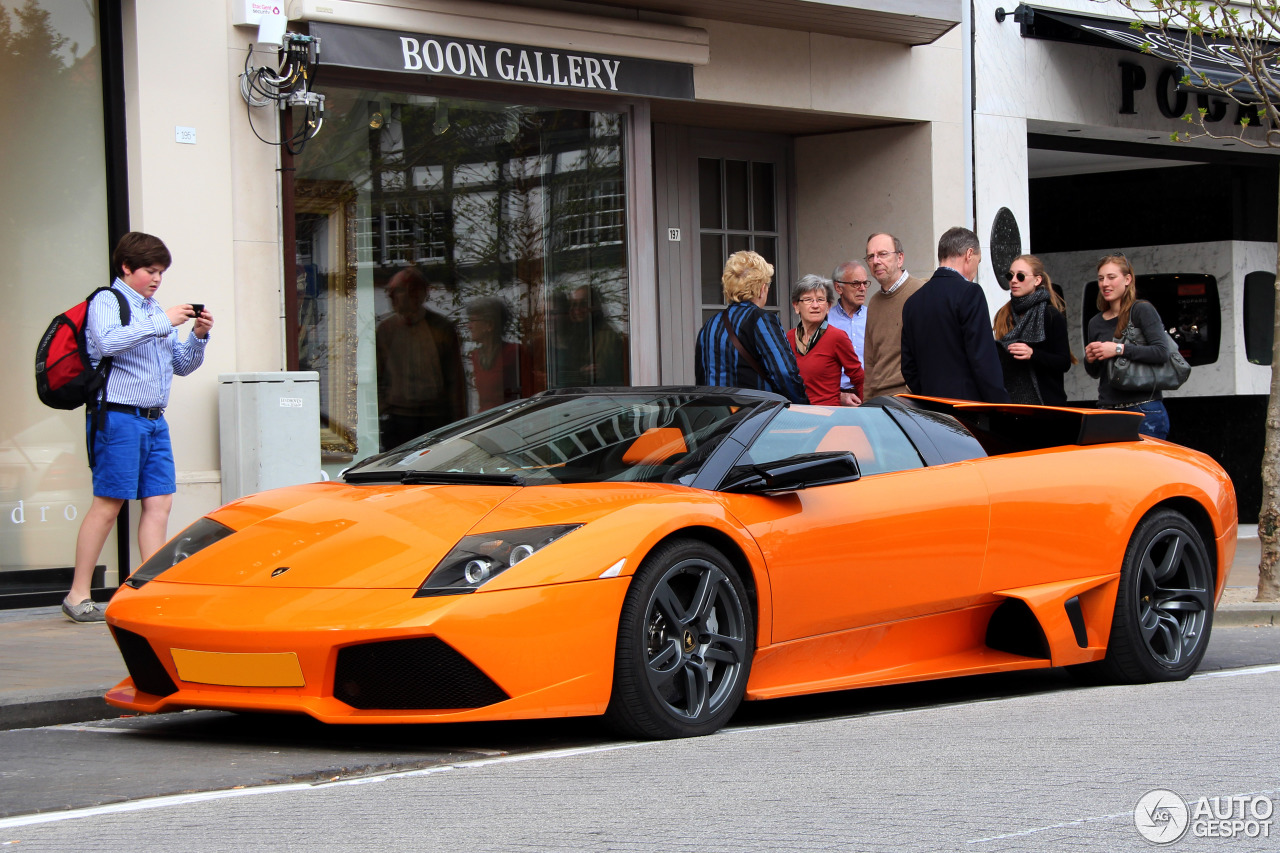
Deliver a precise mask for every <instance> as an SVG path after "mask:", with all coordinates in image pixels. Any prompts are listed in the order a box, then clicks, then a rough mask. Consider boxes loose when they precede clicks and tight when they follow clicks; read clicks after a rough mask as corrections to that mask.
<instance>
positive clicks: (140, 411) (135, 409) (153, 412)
mask: <svg viewBox="0 0 1280 853" xmlns="http://www.w3.org/2000/svg"><path fill="white" fill-rule="evenodd" d="M103 408H105V409H106V410H107V411H108V412H124V413H126V414H130V415H137V416H138V417H140V418H146V419H147V420H149V421H158V420H160V418H161V417H162V416H163V415H164V408H163V407H162V406H153V407H152V408H150V409H148V408H146V407H144V406H126V405H125V404H124V403H107V404H105V405H104V406H103Z"/></svg>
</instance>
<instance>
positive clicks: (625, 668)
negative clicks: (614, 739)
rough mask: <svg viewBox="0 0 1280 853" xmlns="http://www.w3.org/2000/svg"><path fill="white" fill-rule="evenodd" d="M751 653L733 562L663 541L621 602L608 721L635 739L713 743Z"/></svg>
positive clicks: (734, 702)
mask: <svg viewBox="0 0 1280 853" xmlns="http://www.w3.org/2000/svg"><path fill="white" fill-rule="evenodd" d="M754 650H755V625H754V621H753V618H752V615H751V607H750V605H749V603H748V600H747V591H746V588H745V587H744V586H743V584H742V580H741V579H740V578H739V577H738V573H737V571H736V570H735V569H734V567H733V565H732V564H731V563H730V562H729V560H728V559H726V558H725V556H724V555H723V554H721V553H720V552H719V551H717V550H716V549H714V548H712V547H711V546H709V545H707V544H705V543H703V542H698V541H695V540H690V539H678V540H672V541H670V542H667V543H665V544H663V545H662V546H660V547H659V548H657V549H656V550H655V551H654V552H653V553H651V554H650V555H649V556H648V557H647V558H646V559H645V561H644V563H643V564H642V565H641V566H640V569H639V571H637V572H636V576H635V578H634V579H633V580H632V582H631V588H630V589H629V590H628V591H627V597H626V600H625V601H624V602H623V605H622V616H621V618H620V619H619V623H618V645H617V652H616V658H615V664H614V676H613V695H612V697H611V699H610V701H609V708H608V711H607V712H606V713H605V718H606V720H607V721H608V722H609V723H610V724H611V725H613V726H614V728H616V729H619V730H620V731H622V732H624V733H626V734H628V735H631V736H638V737H650V738H678V737H694V736H697V735H706V734H711V733H712V732H714V731H716V730H717V729H719V728H720V727H721V726H723V725H724V724H725V723H726V722H728V721H729V718H730V717H732V716H733V713H734V711H736V710H737V708H738V705H739V703H741V701H742V696H743V693H744V692H745V690H746V686H747V676H748V675H749V674H750V672H751V655H752V653H753V651H754Z"/></svg>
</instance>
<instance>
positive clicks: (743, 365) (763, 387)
mask: <svg viewBox="0 0 1280 853" xmlns="http://www.w3.org/2000/svg"><path fill="white" fill-rule="evenodd" d="M728 316H729V322H730V323H732V324H733V332H734V334H735V335H737V337H738V340H739V341H741V343H742V345H743V346H744V347H746V349H747V351H748V352H750V353H751V354H752V355H754V356H755V358H756V361H758V362H759V363H760V366H761V367H762V368H764V371H765V374H766V375H765V376H761V375H760V374H758V373H757V372H756V371H755V370H754V369H753V368H752V367H751V365H750V364H748V363H747V361H746V359H744V358H743V357H742V355H741V353H739V352H738V348H737V347H735V346H734V345H733V342H732V341H730V340H729V335H728V333H727V331H726V330H725V325H724V322H725V312H723V311H721V312H718V313H717V314H715V315H714V316H712V317H711V319H710V320H707V322H706V323H704V324H703V326H702V330H701V331H700V332H698V346H697V348H696V349H695V350H694V353H693V372H694V377H695V378H696V381H697V383H698V384H699V385H715V386H719V387H723V388H755V389H756V390H759V391H773V392H774V393H777V394H781V395H782V396H784V397H786V398H787V399H788V400H790V401H791V402H793V403H807V402H809V398H808V397H807V396H805V391H804V380H803V379H801V378H800V369H799V368H798V367H797V366H796V357H795V355H793V354H792V352H791V344H789V343H787V338H786V336H785V335H783V334H782V326H780V325H779V324H778V318H777V317H775V316H774V315H773V314H770V313H769V312H767V311H765V310H763V309H761V308H760V307H758V306H757V305H756V304H755V303H753V302H734V303H732V304H730V305H729V312H728Z"/></svg>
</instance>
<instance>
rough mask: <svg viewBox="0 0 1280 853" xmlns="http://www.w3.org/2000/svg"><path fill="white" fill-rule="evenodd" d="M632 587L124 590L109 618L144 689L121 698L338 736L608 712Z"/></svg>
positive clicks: (114, 697) (611, 582)
mask: <svg viewBox="0 0 1280 853" xmlns="http://www.w3.org/2000/svg"><path fill="white" fill-rule="evenodd" d="M629 581H630V579H629V578H626V577H622V578H610V579H603V580H592V581H584V582H580V583H566V584H555V585H551V586H540V587H531V588H525V589H512V590H497V591H493V592H478V593H472V594H468V595H458V596H441V597H430V598H414V597H413V591H412V590H403V589H390V590H383V589H379V590H357V591H352V590H331V589H325V590H314V589H270V588H263V587H227V586H205V585H195V584H173V583H163V582H161V581H152V582H151V583H149V584H147V585H146V586H145V587H143V588H142V589H139V590H131V589H128V588H122V589H121V591H120V592H119V593H117V595H116V597H115V599H113V601H112V603H111V606H110V608H109V609H108V612H107V622H108V624H109V625H110V626H111V628H112V631H113V633H114V634H115V636H116V640H117V643H118V644H119V645H120V647H121V649H122V653H123V654H124V656H125V660H126V663H127V664H129V667H130V673H131V677H130V678H127V679H125V680H124V681H122V682H121V683H120V684H118V685H116V686H115V687H113V688H112V689H111V690H109V691H108V692H107V694H106V700H107V702H109V703H110V704H112V705H115V706H117V707H120V708H126V709H129V710H132V711H141V712H148V713H151V712H158V711H169V710H178V709H184V708H214V709H224V710H237V711H270V712H294V713H305V714H309V715H310V716H312V717H315V718H316V719H318V720H321V721H324V722H329V723H375V722H376V723H402V722H432V721H441V722H443V721H459V722H461V721H470V720H501V719H522V718H532V717H559V716H581V715H593V714H601V713H603V712H604V710H605V708H606V706H607V705H608V702H609V693H610V690H611V688H612V682H613V656H614V647H615V643H616V639H617V631H618V615H619V612H620V610H621V607H622V600H623V597H624V596H625V595H626V590H627V585H628V583H629ZM140 643H145V646H143V645H140ZM344 650H345V651H344ZM387 651H389V652H394V653H384V652H387ZM148 652H150V653H151V654H150V656H149V655H148ZM401 652H406V653H407V654H401ZM341 661H345V663H342V662H341ZM405 661H411V662H412V664H411V665H410V664H409V663H405ZM371 668H372V670H371ZM370 671H376V672H377V673H378V677H377V679H376V681H377V686H378V689H375V690H372V691H370V690H369V689H367V688H368V684H365V685H363V686H361V685H356V686H355V687H353V683H354V682H353V681H352V679H351V678H350V677H349V676H350V674H351V673H353V672H354V673H368V672H370ZM341 673H346V674H347V676H348V677H344V678H343V679H342V680H341V681H340V683H337V684H335V681H337V680H338V676H339V675H340V674H341ZM210 682H216V683H210ZM461 682H466V683H465V684H464V683H461ZM486 683H488V684H490V685H492V686H493V687H494V688H496V690H490V689H488V688H487V687H486V686H485V685H486ZM477 686H478V688H480V689H477ZM143 688H148V689H150V690H154V691H157V692H147V690H145V689H143ZM170 688H173V689H172V692H167V691H168V690H169V689H170ZM161 693H165V694H166V695H160V694H161ZM339 697H343V698H345V699H347V700H348V701H343V700H342V698H339ZM433 697H443V698H433ZM503 697H507V698H503ZM351 703H354V704H351ZM423 703H426V704H436V705H445V706H447V707H424V706H420V705H422V704H423ZM477 703H480V704H477ZM355 705H361V706H363V707H355ZM370 705H373V706H374V707H370ZM406 705H407V706H408V707H406ZM459 705H463V706H467V705H470V706H471V707H459Z"/></svg>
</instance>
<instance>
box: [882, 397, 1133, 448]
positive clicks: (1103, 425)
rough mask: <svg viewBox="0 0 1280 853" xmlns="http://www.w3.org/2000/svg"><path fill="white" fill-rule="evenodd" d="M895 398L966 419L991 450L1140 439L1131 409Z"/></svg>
mask: <svg viewBox="0 0 1280 853" xmlns="http://www.w3.org/2000/svg"><path fill="white" fill-rule="evenodd" d="M895 399H897V400H898V401H900V402H902V403H904V404H905V405H907V406H909V407H910V408H913V409H921V410H924V411H928V412H938V413H940V414H944V415H950V416H951V417H953V418H955V419H956V420H958V421H960V423H962V424H964V426H965V428H966V429H968V430H969V432H971V433H973V435H974V437H975V438H977V439H978V441H979V442H981V443H982V446H983V447H984V448H985V449H986V451H987V453H989V454H992V455H995V454H999V453H1017V452H1020V451H1023V450H1036V449H1041V448H1046V447H1061V446H1062V445H1070V444H1075V445H1090V444H1112V443H1114V442H1119V441H1138V440H1139V437H1138V425H1139V424H1141V423H1142V417H1143V416H1142V412H1139V411H1135V410H1127V409H1069V408H1058V407H1056V406H1019V405H1015V404H1013V403H975V402H972V401H970V400H947V399H941V398H938V397H920V396H917V395H915V394H899V395H898V396H897V397H896V398H895Z"/></svg>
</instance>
